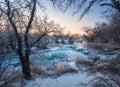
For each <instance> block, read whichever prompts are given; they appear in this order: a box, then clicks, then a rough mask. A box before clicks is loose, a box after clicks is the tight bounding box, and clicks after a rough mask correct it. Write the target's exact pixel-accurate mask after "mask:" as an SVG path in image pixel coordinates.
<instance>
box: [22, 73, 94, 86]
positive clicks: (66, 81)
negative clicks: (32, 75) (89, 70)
mask: <svg viewBox="0 0 120 87" xmlns="http://www.w3.org/2000/svg"><path fill="white" fill-rule="evenodd" d="M93 78H94V76H87V74H86V73H76V74H64V75H62V76H60V77H58V78H46V79H42V78H36V79H35V80H34V81H27V82H26V84H25V86H23V87H83V86H80V85H79V84H80V83H88V82H89V81H90V80H91V79H93ZM89 87H90V86H89Z"/></svg>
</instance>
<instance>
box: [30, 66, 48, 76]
mask: <svg viewBox="0 0 120 87" xmlns="http://www.w3.org/2000/svg"><path fill="white" fill-rule="evenodd" d="M31 71H32V73H34V74H37V75H43V74H45V73H46V72H45V69H44V68H43V67H41V66H33V67H31Z"/></svg>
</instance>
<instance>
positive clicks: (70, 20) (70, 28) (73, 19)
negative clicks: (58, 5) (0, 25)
mask: <svg viewBox="0 0 120 87" xmlns="http://www.w3.org/2000/svg"><path fill="white" fill-rule="evenodd" d="M43 4H44V5H45V7H46V13H47V15H48V18H49V20H53V21H54V22H55V23H57V24H60V25H61V26H62V27H65V29H64V33H68V32H71V33H73V34H76V33H77V34H84V32H83V29H82V28H83V27H94V26H95V23H96V22H104V21H105V19H104V18H103V15H102V13H103V11H104V10H105V9H104V7H100V6H97V5H95V6H94V7H93V8H92V9H91V10H90V11H89V13H88V14H86V15H85V16H84V17H83V18H82V20H80V21H78V19H79V16H80V15H79V13H78V14H77V15H74V16H72V11H70V10H69V11H67V12H65V13H63V12H61V11H60V10H58V9H54V7H53V6H52V4H51V3H49V2H47V0H45V1H44V3H43Z"/></svg>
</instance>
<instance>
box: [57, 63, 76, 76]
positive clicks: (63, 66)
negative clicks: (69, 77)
mask: <svg viewBox="0 0 120 87" xmlns="http://www.w3.org/2000/svg"><path fill="white" fill-rule="evenodd" d="M67 72H76V70H75V69H72V68H70V67H69V66H68V65H67V63H66V62H61V63H58V64H57V65H56V68H55V73H56V74H57V75H61V74H63V73H67Z"/></svg>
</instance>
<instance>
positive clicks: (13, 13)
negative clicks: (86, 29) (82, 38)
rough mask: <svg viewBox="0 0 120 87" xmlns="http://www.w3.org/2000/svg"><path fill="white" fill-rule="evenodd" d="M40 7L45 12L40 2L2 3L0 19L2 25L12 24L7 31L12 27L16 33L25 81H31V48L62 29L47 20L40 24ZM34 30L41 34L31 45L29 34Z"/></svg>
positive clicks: (17, 0)
mask: <svg viewBox="0 0 120 87" xmlns="http://www.w3.org/2000/svg"><path fill="white" fill-rule="evenodd" d="M38 7H40V9H41V10H44V7H43V6H41V4H40V3H39V0H3V1H0V18H1V19H2V20H1V21H2V22H3V23H2V25H3V26H6V24H10V26H9V27H7V29H8V30H9V29H11V27H12V30H13V31H14V37H15V38H16V51H17V54H18V55H19V59H20V62H21V65H22V72H23V75H24V78H25V79H31V73H30V62H29V55H30V48H31V47H32V46H34V45H35V44H36V43H38V42H39V41H40V40H41V38H42V37H44V36H46V35H47V34H48V33H51V32H55V30H57V29H58V30H59V29H60V27H58V26H57V25H55V24H54V23H53V22H47V21H46V19H45V20H44V21H42V22H41V23H39V22H38V20H37V19H38V18H37V16H36V13H37V8H38ZM33 28H34V29H38V31H39V32H41V34H40V36H39V37H38V38H37V39H36V40H35V41H33V42H32V43H30V41H29V40H30V39H29V34H30V31H31V30H33Z"/></svg>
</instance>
